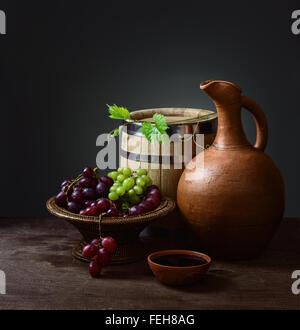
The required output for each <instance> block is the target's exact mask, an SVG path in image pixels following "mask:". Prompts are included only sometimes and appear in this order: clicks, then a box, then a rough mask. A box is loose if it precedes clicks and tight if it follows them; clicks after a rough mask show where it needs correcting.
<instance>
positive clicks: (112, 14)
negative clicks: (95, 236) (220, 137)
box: [0, 0, 300, 216]
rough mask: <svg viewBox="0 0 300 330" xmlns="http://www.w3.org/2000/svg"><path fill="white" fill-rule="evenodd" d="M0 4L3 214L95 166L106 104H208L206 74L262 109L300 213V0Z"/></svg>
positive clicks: (29, 208)
mask: <svg viewBox="0 0 300 330" xmlns="http://www.w3.org/2000/svg"><path fill="white" fill-rule="evenodd" d="M0 9H2V10H5V11H6V15H7V35H5V36H3V35H0V100H1V104H0V109H1V130H0V132H1V133H0V134H1V135H0V138H1V149H2V150H1V174H2V177H1V182H2V189H1V213H0V215H2V216H21V215H22V216H30V215H33V216H40V215H46V214H47V212H46V210H45V206H44V204H45V201H46V199H47V198H48V197H49V196H51V195H53V194H55V193H56V192H57V188H58V186H59V184H60V182H61V181H62V180H64V179H65V178H70V177H74V176H76V175H77V174H78V173H79V172H80V171H81V169H82V168H83V167H84V166H86V165H90V166H94V165H95V159H96V154H97V152H98V150H99V149H98V148H97V147H96V145H95V141H96V137H97V136H98V135H99V134H101V133H104V132H108V131H109V130H111V129H112V128H114V126H115V125H116V123H115V122H113V120H111V119H108V116H107V112H106V107H105V104H106V103H117V104H122V105H125V106H127V107H128V108H129V109H130V110H136V109H142V108H148V107H168V106H183V107H201V108H209V109H213V108H214V107H213V104H212V102H211V101H210V100H209V98H208V97H207V96H206V95H204V93H202V92H201V91H200V90H199V83H200V82H201V81H203V80H206V79H223V80H229V81H232V82H234V83H236V84H238V85H240V86H241V87H242V88H243V90H244V94H245V95H248V96H250V97H251V98H253V99H254V100H256V101H257V102H258V103H259V104H260V105H261V106H262V107H263V109H264V111H265V113H266V115H267V118H268V122H269V130H270V136H269V143H268V147H267V150H266V152H267V153H268V154H269V155H270V156H271V157H272V158H273V159H274V160H275V162H276V163H277V164H278V166H279V168H280V169H281V171H282V173H283V176H284V178H285V181H286V188H287V204H286V215H288V216H299V215H300V214H299V207H298V203H299V201H298V185H299V180H298V173H299V169H298V167H299V156H298V150H299V148H298V140H299V138H300V129H299V117H300V115H299V111H300V109H299V103H300V90H299V74H300V70H299V58H300V35H298V36H295V35H293V34H292V33H291V24H292V20H291V14H292V11H293V10H295V9H300V4H299V2H298V5H297V2H296V1H295V2H294V3H293V1H285V2H284V1H281V3H280V4H279V2H274V1H253V0H252V1H181V2H180V3H177V2H174V1H172V2H170V1H140V2H139V4H137V3H135V2H133V1H129V0H128V1H109V2H104V1H96V0H94V1H92V0H89V1H80V2H78V3H77V1H53V0H52V1H46V0H43V1H21V0H20V1H15V0H9V1H2V0H0ZM243 120H244V123H245V130H246V132H247V135H248V136H249V139H250V140H251V141H253V140H254V137H255V127H254V124H253V121H252V119H251V117H250V115H248V114H246V113H245V112H244V114H243Z"/></svg>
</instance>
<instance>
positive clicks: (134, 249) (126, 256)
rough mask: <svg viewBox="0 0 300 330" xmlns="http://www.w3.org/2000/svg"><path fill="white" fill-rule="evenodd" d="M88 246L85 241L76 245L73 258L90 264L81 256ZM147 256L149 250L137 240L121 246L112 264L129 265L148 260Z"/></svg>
mask: <svg viewBox="0 0 300 330" xmlns="http://www.w3.org/2000/svg"><path fill="white" fill-rule="evenodd" d="M87 244H88V243H87V242H85V241H84V240H81V241H80V242H79V243H78V244H76V245H75V246H74V248H73V249H72V255H73V257H74V258H76V259H78V260H80V261H85V262H90V260H88V259H86V258H84V257H83V256H82V254H81V251H82V249H83V247H84V246H85V245H87ZM146 256H147V250H146V249H145V247H144V246H143V244H142V242H141V241H140V240H139V239H137V240H135V241H132V242H127V243H125V244H120V245H119V246H118V249H117V251H116V253H115V254H114V255H113V257H112V261H111V264H127V263H131V262H135V261H138V260H141V259H143V258H146Z"/></svg>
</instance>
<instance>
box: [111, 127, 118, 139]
mask: <svg viewBox="0 0 300 330" xmlns="http://www.w3.org/2000/svg"><path fill="white" fill-rule="evenodd" d="M119 135H120V130H119V129H118V128H116V129H114V131H113V132H112V134H111V137H114V136H119Z"/></svg>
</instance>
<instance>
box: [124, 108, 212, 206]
mask: <svg viewBox="0 0 300 330" xmlns="http://www.w3.org/2000/svg"><path fill="white" fill-rule="evenodd" d="M155 113H159V114H163V115H164V116H165V118H166V121H167V124H168V126H169V128H168V130H167V133H168V135H169V136H170V137H171V136H173V137H174V134H175V139H174V140H173V141H172V142H171V143H161V144H159V143H158V142H156V143H150V142H148V140H147V139H146V138H145V137H144V135H143V134H142V132H141V124H139V123H129V124H128V125H127V126H125V127H124V128H126V130H125V129H122V130H121V147H120V166H121V167H130V168H132V169H137V168H145V169H147V170H148V173H149V176H150V177H151V178H152V181H153V184H155V185H157V186H159V187H160V189H161V192H162V194H163V195H165V196H169V197H171V198H173V199H174V200H176V194H177V184H178V181H179V179H180V176H181V174H182V172H183V170H184V165H183V161H184V150H185V148H187V147H188V146H187V143H190V145H189V147H190V146H191V145H192V156H193V157H194V156H195V154H196V151H197V148H196V146H195V143H194V141H193V139H192V138H190V139H187V141H186V139H185V141H182V139H181V138H180V137H183V136H184V134H191V135H192V134H193V132H194V131H195V132H197V133H198V134H203V135H204V146H205V147H208V146H209V145H210V144H211V143H212V142H213V140H214V138H215V134H216V129H217V114H216V113H215V112H213V111H209V110H202V109H188V108H158V109H147V110H139V111H134V112H131V119H134V120H139V121H150V122H151V121H152V117H153V115H154V114H155ZM209 114H212V116H209V118H206V119H203V120H201V118H200V117H201V116H204V115H209ZM199 118H200V119H199ZM174 122H176V123H174ZM197 123H198V124H197ZM191 137H192V136H191ZM174 151H176V152H175V153H174ZM178 151H179V152H180V151H181V156H182V158H180V157H177V156H178ZM176 155H177V156H176Z"/></svg>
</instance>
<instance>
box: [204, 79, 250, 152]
mask: <svg viewBox="0 0 300 330" xmlns="http://www.w3.org/2000/svg"><path fill="white" fill-rule="evenodd" d="M200 89H201V90H203V91H204V92H205V93H206V94H207V95H208V96H209V97H210V98H211V99H212V100H213V102H214V103H215V105H216V108H217V112H218V131H217V136H216V138H215V141H214V143H213V146H215V147H217V148H218V149H234V148H240V147H241V146H246V147H248V146H250V143H249V142H248V140H247V138H246V136H245V133H244V130H243V128H242V120H241V107H242V96H241V94H242V89H241V88H240V87H238V86H237V85H235V84H233V83H231V82H228V81H223V80H207V81H204V82H202V83H201V84H200Z"/></svg>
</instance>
